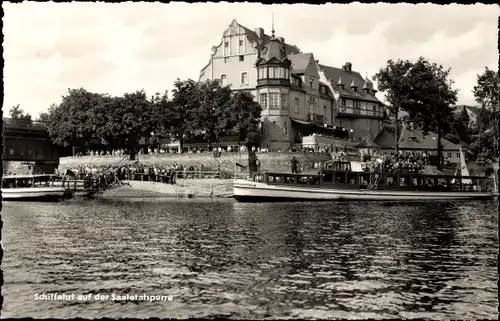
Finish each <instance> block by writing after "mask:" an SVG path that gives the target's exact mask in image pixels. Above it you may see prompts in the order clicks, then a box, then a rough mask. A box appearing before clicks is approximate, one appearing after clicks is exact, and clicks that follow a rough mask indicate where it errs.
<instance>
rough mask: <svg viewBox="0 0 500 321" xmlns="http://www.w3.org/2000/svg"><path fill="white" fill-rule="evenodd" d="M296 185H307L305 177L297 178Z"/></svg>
mask: <svg viewBox="0 0 500 321" xmlns="http://www.w3.org/2000/svg"><path fill="white" fill-rule="evenodd" d="M297 184H307V176H300V177H297Z"/></svg>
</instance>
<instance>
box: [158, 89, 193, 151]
mask: <svg viewBox="0 0 500 321" xmlns="http://www.w3.org/2000/svg"><path fill="white" fill-rule="evenodd" d="M172 92H173V98H172V102H171V104H170V106H169V107H170V108H168V109H167V112H166V118H167V119H168V127H169V128H168V133H169V136H170V138H172V139H175V140H177V141H178V142H179V144H180V148H181V150H182V147H183V143H184V140H185V139H186V138H187V139H189V138H192V137H195V136H196V134H198V133H199V131H194V129H195V128H196V127H195V126H196V124H193V121H192V120H193V119H196V118H197V116H198V115H195V114H196V112H197V107H198V106H199V105H200V103H201V95H200V93H199V87H198V84H197V82H195V81H194V80H192V79H188V80H184V81H181V80H180V79H177V80H176V81H175V83H174V89H173V90H172Z"/></svg>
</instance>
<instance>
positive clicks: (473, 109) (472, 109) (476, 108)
mask: <svg viewBox="0 0 500 321" xmlns="http://www.w3.org/2000/svg"><path fill="white" fill-rule="evenodd" d="M452 107H454V108H455V110H454V111H455V112H460V111H462V109H463V108H465V109H466V110H467V113H468V114H469V116H470V115H471V114H474V115H476V116H477V115H479V114H480V113H481V109H482V107H481V106H468V105H456V106H452Z"/></svg>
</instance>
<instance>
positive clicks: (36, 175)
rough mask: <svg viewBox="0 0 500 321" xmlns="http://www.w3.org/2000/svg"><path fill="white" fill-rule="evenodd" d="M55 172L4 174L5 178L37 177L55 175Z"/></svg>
mask: <svg viewBox="0 0 500 321" xmlns="http://www.w3.org/2000/svg"><path fill="white" fill-rule="evenodd" d="M53 176H55V175H54V174H27V175H26V174H25V175H4V176H3V177H2V179H4V178H35V177H53Z"/></svg>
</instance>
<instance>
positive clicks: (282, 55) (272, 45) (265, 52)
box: [261, 37, 287, 62]
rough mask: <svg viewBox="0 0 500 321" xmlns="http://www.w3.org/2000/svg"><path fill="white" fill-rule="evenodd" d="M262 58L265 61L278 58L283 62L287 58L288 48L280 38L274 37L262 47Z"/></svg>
mask: <svg viewBox="0 0 500 321" xmlns="http://www.w3.org/2000/svg"><path fill="white" fill-rule="evenodd" d="M261 58H262V59H265V61H271V60H272V59H277V60H278V61H280V62H282V61H284V60H287V54H286V48H285V45H284V44H283V43H281V41H280V39H279V38H275V37H272V38H271V39H269V41H268V42H267V44H266V45H265V46H264V48H263V49H262V54H261Z"/></svg>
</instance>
